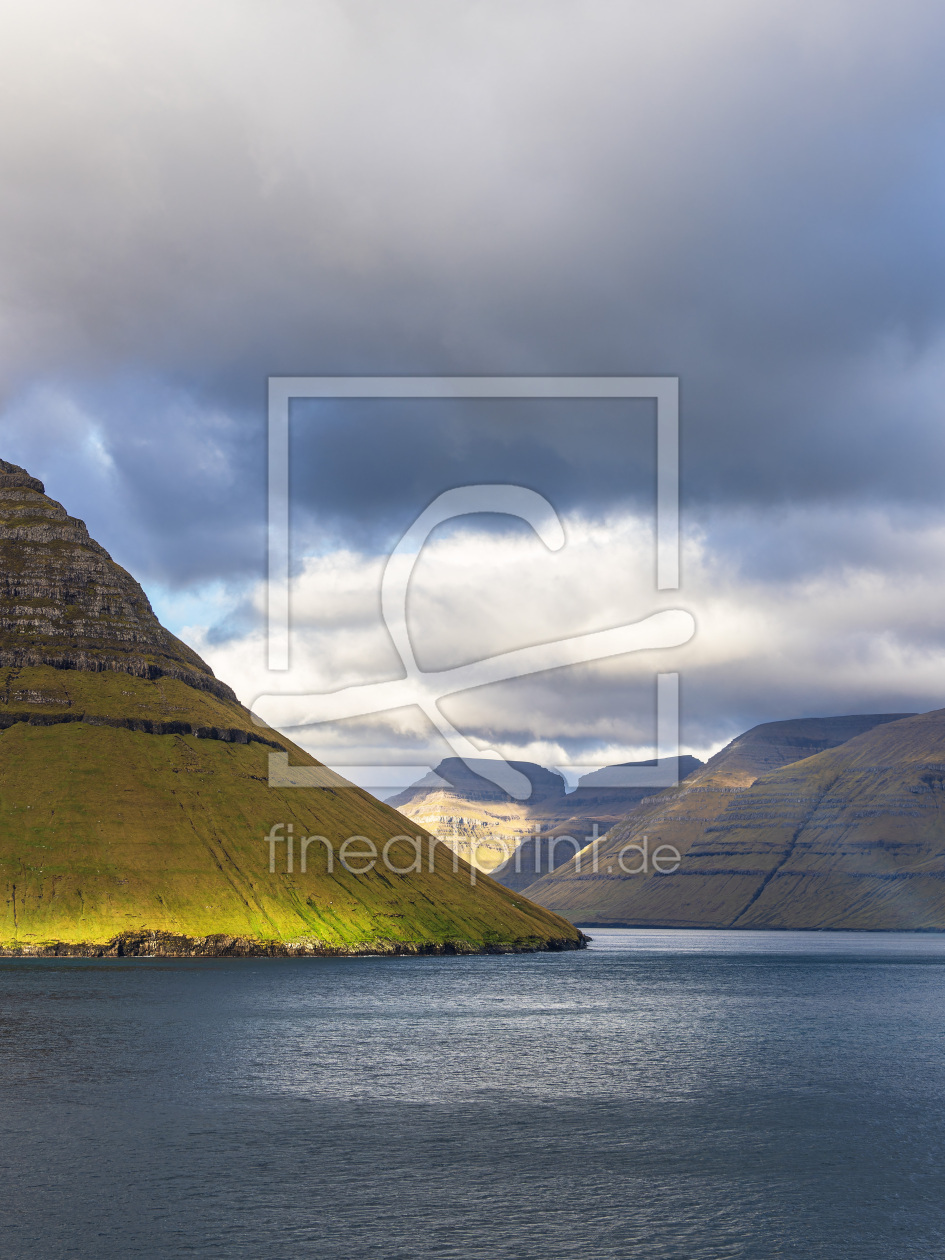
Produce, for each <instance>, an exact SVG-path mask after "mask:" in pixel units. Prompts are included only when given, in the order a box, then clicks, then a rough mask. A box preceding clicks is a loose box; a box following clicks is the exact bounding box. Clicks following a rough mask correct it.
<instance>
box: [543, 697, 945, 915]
mask: <svg viewBox="0 0 945 1260" xmlns="http://www.w3.org/2000/svg"><path fill="white" fill-rule="evenodd" d="M818 745H819V746H820V747H819V748H818V747H817V746H818ZM809 753H812V754H813V755H806V754H809ZM942 762H945V711H940V712H937V713H929V714H921V715H902V714H872V715H865V716H863V715H856V716H852V717H843V718H822V719H801V720H798V721H796V722H777V723H768V724H766V725H764V726H760V727H755V728H754V729H753V730H752V731H749V732H747V734H746V735H743V736H740V737H739V738H738V739H736V740H734V741H733V742H732V743H731V744H730V745H729V746H728V747H727V748H725V749H723V750H722V751H721V752H720V753H718V754H717V755H716V756H715V757H713V758H712V759H711V760H710V761H709V762H708V763H707V765H706V766H705V768H704V769H703V770H701V771H698V772H697V773H696V774H694V775H692V776H691V777H690V778H689V779H688V780H686V782H685V783H683V784H680V786H679V787H678V788H675V789H668V790H667V791H666V792H664V793H663V794H662V795H661V796H659V797H655V798H653V799H652V800H651V801H647V802H645V803H644V804H643V805H641V806H638V807H637V809H636V810H634V811H633V812H632V813H631V814H629V815H628V816H627V818H626V819H625V820H624V821H623V822H622V823H621V824H619V825H618V826H617V827H614V828H613V829H612V830H611V831H610V832H609V833H608V835H607V837H606V839H605V841H604V842H603V843H602V844H601V845H600V847H599V852H598V858H597V869H596V871H595V870H594V869H593V866H592V861H591V855H590V854H589V853H587V851H585V853H584V854H583V855H582V858H583V861H582V862H581V863H579V862H578V861H572V862H571V863H569V864H568V865H567V866H566V867H562V868H560V869H559V870H557V871H556V872H555V873H554V874H553V875H550V876H547V877H545V878H543V879H541V880H539V881H537V882H536V883H534V884H532V885H531V886H530V887H529V896H531V897H534V898H536V899H538V900H540V901H541V902H542V904H547V905H548V906H550V907H553V908H556V909H558V910H559V912H564V913H567V914H569V915H570V916H572V917H573V918H574V919H575V920H576V921H577V922H583V923H601V924H603V923H613V924H617V923H620V924H628V925H651V926H656V925H661V926H679V927H683V926H685V927H692V926H703V927H732V926H734V927H782V928H792V927H793V928H842V927H843V928H862V929H882V928H892V927H897V928H910V929H913V928H932V927H936V928H943V929H945V884H942V882H941V875H940V873H939V870H938V866H939V856H938V855H939V854H940V853H942V854H945V813H943V812H942V802H945V796H943V797H942V802H940V800H939V796H938V795H937V793H938V790H939V784H940V781H941V778H942V776H941V775H940V774H939V770H937V769H936V767H937V766H939V765H940V763H942ZM644 838H645V839H646V843H647V845H648V849H649V852H650V853H652V852H653V851H654V850H655V849H656V848H657V846H660V845H672V846H674V848H675V849H676V850H677V851H678V852H679V854H680V861H679V866H678V869H677V870H675V871H674V872H673V873H671V874H668V873H662V874H660V873H657V872H654V871H653V869H652V866H650V867H649V868H648V870H647V871H646V872H643V873H640V874H625V873H624V871H622V870H621V869H620V861H619V855H620V854H621V852H624V853H625V854H627V855H628V856H627V858H626V860H625V862H624V866H625V867H629V869H631V870H632V869H636V868H637V867H638V866H639V865H640V854H639V849H634V850H629V851H628V850H626V848H625V846H627V845H637V846H641V847H642V844H643V841H644ZM579 866H580V869H579ZM565 907H566V909H565Z"/></svg>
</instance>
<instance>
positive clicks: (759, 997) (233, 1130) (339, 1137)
mask: <svg viewBox="0 0 945 1260" xmlns="http://www.w3.org/2000/svg"><path fill="white" fill-rule="evenodd" d="M591 934H592V936H593V937H594V938H595V939H594V944H593V947H592V948H591V949H589V950H588V951H586V952H582V953H575V954H547V955H540V954H539V955H524V956H504V957H503V956H496V957H483V958H418V959H381V958H360V959H337V960H336V959H278V960H276V959H274V960H269V959H265V960H263V959H260V960H252V959H241V960H233V961H227V960H196V961H166V960H160V959H153V960H149V959H140V960H123V959H116V960H105V961H89V960H65V961H59V960H22V961H21V960H0V1256H2V1257H3V1260H26V1258H29V1260H59V1258H60V1257H63V1258H64V1257H77V1258H81V1260H86V1258H88V1260H93V1258H94V1260H101V1258H102V1257H118V1258H120V1260H125V1258H127V1257H137V1256H146V1257H179V1256H180V1257H185V1256H200V1257H213V1258H216V1257H219V1258H221V1260H222V1258H226V1260H233V1258H242V1257H246V1258H247V1260H276V1258H278V1260H297V1258H299V1257H317V1258H318V1260H334V1258H335V1257H339V1258H341V1257H344V1258H345V1260H354V1258H359V1257H370V1258H374V1257H377V1258H378V1260H394V1258H397V1260H400V1258H401V1257H403V1258H404V1260H407V1258H410V1260H413V1258H416V1257H422V1258H426V1257H431V1258H432V1257H436V1258H437V1260H453V1258H454V1257H455V1258H456V1260H480V1258H481V1260H507V1258H508V1260H513V1258H515V1260H519V1258H526V1257H527V1258H531V1257H536V1258H538V1257H540V1258H541V1260H545V1258H550V1257H555V1258H562V1257H563V1258H570V1257H574V1258H575V1260H617V1258H619V1260H627V1258H629V1257H641V1260H642V1258H644V1257H645V1260H669V1258H672V1260H722V1258H723V1257H724V1258H726V1260H727V1258H729V1257H757V1258H758V1260H773V1258H775V1257H781V1256H792V1257H794V1256H796V1257H803V1258H804V1260H819V1258H821V1257H822V1258H823V1260H836V1258H837V1257H851V1258H855V1260H872V1258H874V1257H875V1258H876V1260H898V1258H903V1260H905V1258H906V1257H909V1258H912V1257H921V1258H922V1260H926V1258H932V1257H935V1258H939V1257H942V1256H945V939H943V938H941V937H938V936H915V935H906V934H903V935H892V934H885V935H875V936H873V935H871V936H859V935H846V934H829V935H826V934H825V935H820V934H808V933H743V932H740V933H727V932H682V931H680V932H655V931H602V930H592V932H591Z"/></svg>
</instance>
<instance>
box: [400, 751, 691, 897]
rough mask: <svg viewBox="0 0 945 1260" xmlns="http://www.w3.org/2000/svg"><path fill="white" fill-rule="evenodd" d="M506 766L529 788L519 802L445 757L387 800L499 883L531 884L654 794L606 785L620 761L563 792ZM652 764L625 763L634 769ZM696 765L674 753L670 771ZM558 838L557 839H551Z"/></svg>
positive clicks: (532, 773) (528, 767)
mask: <svg viewBox="0 0 945 1260" xmlns="http://www.w3.org/2000/svg"><path fill="white" fill-rule="evenodd" d="M509 764H510V765H511V766H513V767H514V769H516V770H518V771H519V772H520V773H521V774H524V775H525V777H526V778H527V779H528V781H529V782H530V783H531V785H532V792H531V796H530V797H529V799H528V800H527V801H518V800H516V799H515V798H514V797H511V796H509V795H507V794H506V793H505V792H503V791H502V789H501V788H499V787H496V785H495V784H494V783H492V782H490V781H489V780H488V779H485V778H483V777H481V776H480V775H478V774H476V773H475V771H474V770H472V769H470V768H469V766H467V764H466V763H465V762H464V761H462V760H460V758H459V757H447V758H446V759H445V760H444V761H441V762H440V764H439V765H438V766H437V767H436V769H435V770H434V771H433V772H432V774H428V775H425V776H424V777H423V778H422V779H419V780H418V781H417V782H416V783H414V784H413V785H412V786H411V787H409V788H407V789H406V791H404V792H401V793H399V794H398V795H397V796H393V797H390V798H389V800H388V804H389V805H393V806H394V807H395V808H396V809H398V810H399V811H400V812H401V813H402V814H405V815H406V816H407V817H408V818H411V819H413V820H414V821H415V822H418V823H419V824H420V825H421V826H423V827H425V828H426V829H427V830H428V831H431V832H433V834H435V835H437V836H438V837H439V838H440V840H442V841H443V842H444V843H445V844H448V845H449V846H450V847H451V848H452V849H453V850H454V851H455V852H457V853H459V854H461V855H462V856H463V857H464V858H465V859H466V860H467V861H473V862H475V863H476V865H477V866H478V867H479V868H480V870H484V871H488V872H489V874H491V875H492V877H493V878H494V879H496V880H498V881H499V882H500V883H502V884H504V885H506V886H507V887H512V888H519V887H521V886H524V885H525V884H530V883H534V881H535V878H536V872H537V871H546V870H549V869H554V866H555V865H556V864H559V863H561V862H562V861H566V860H567V858H568V856H569V855H570V854H571V853H573V852H574V851H575V848H576V847H578V848H580V847H582V846H583V845H584V843H585V842H586V840H588V839H590V838H591V837H592V836H593V835H596V834H599V835H603V833H604V832H605V831H607V829H608V828H609V827H611V826H613V824H614V823H615V822H617V821H619V820H620V819H621V818H623V817H624V816H625V815H626V814H627V812H628V810H630V809H632V808H633V807H634V806H635V805H637V804H638V803H639V802H640V801H641V800H643V799H644V798H645V797H647V796H652V795H653V794H654V793H656V792H659V791H660V789H659V788H658V787H637V788H625V787H609V786H607V782H608V780H609V779H612V778H613V775H612V774H610V775H608V773H607V772H608V771H610V772H612V771H614V770H615V769H622V768H623V767H622V766H621V767H613V766H609V767H607V769H606V771H595V772H593V773H592V774H587V775H584V776H583V777H582V778H581V779H579V780H578V786H577V788H576V789H575V791H573V792H566V791H565V782H564V779H563V777H562V776H561V775H560V774H558V773H556V772H555V771H553V770H546V769H545V768H544V767H543V766H539V765H536V764H535V763H534V762H531V761H512V762H510V763H509ZM655 764H656V763H655V762H653V761H640V762H627V763H625V765H628V766H630V765H632V766H634V767H636V766H655ZM701 765H702V762H701V761H698V760H697V759H696V758H695V757H680V758H679V765H678V773H679V775H680V776H683V775H686V774H689V773H691V772H692V771H693V770H695V769H697V768H698V767H699V766H701ZM595 828H596V830H595ZM536 836H537V837H538V848H537V853H538V860H537V864H536V860H535V859H536ZM563 837H567V839H565V838H563ZM572 837H573V839H572ZM559 838H560V843H559V844H554V843H553V842H554V841H555V840H557V839H559ZM549 846H550V847H549ZM549 861H550V866H549Z"/></svg>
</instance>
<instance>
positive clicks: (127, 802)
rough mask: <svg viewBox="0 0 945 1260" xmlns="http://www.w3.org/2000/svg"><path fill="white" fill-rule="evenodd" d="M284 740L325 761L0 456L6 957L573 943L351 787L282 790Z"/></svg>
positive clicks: (2, 934)
mask: <svg viewBox="0 0 945 1260" xmlns="http://www.w3.org/2000/svg"><path fill="white" fill-rule="evenodd" d="M274 752H279V753H287V754H288V757H289V762H290V764H293V765H296V764H298V765H308V766H314V765H317V764H318V763H317V762H315V761H314V760H313V758H311V757H310V756H308V755H307V754H306V753H304V752H303V751H302V750H301V749H299V748H297V747H296V746H295V745H293V744H292V743H291V742H290V741H289V740H287V739H285V738H284V737H282V736H281V735H279V734H278V733H277V732H275V731H271V730H267V729H264V728H260V727H259V726H258V725H256V724H255V723H254V721H253V718H252V715H251V714H250V713H249V712H248V711H247V710H246V709H245V708H243V707H242V706H241V705H240V704H239V703H238V702H237V701H236V699H235V696H234V695H233V692H232V691H231V690H230V688H229V687H227V686H226V685H225V684H224V683H222V682H220V681H219V680H218V679H216V678H214V676H213V673H212V671H211V670H210V669H209V667H208V666H207V665H206V664H205V663H204V662H203V661H202V660H201V659H200V658H199V657H198V656H197V655H196V653H194V652H192V651H191V649H189V648H188V647H186V645H184V644H183V643H181V642H180V641H179V640H178V639H176V638H175V637H174V636H173V635H172V634H170V633H169V632H168V631H167V630H165V629H164V627H162V626H161V625H160V623H159V622H158V621H157V619H156V618H155V616H154V613H153V612H152V610H151V607H150V605H149V603H148V600H147V598H146V596H145V595H144V592H143V591H142V590H141V588H140V586H139V585H138V584H137V583H136V582H135V581H134V579H133V578H132V577H131V576H130V575H129V574H127V573H126V572H125V571H124V570H123V569H121V568H120V567H119V566H118V565H116V564H115V563H114V562H113V561H112V560H111V558H110V557H109V556H108V553H107V552H105V551H104V549H103V548H101V547H100V546H99V545H98V544H97V543H96V542H94V540H92V539H91V538H90V537H89V535H88V532H87V531H86V529H85V526H84V525H83V524H82V522H81V521H77V520H75V519H74V518H72V517H69V516H68V515H67V513H66V512H65V510H64V509H63V508H62V507H61V506H60V505H59V504H57V503H55V502H54V501H53V500H51V499H49V498H47V497H46V495H45V494H44V493H43V487H42V485H41V483H39V482H37V481H36V480H35V479H34V478H31V477H29V476H28V474H26V473H25V472H24V471H23V470H22V469H20V468H17V467H16V466H15V465H11V464H6V463H3V462H2V461H0V952H5V953H11V952H12V953H17V952H31V953H43V952H48V953H70V952H72V953H101V952H105V953H122V952H123V953H134V952H147V953H183V954H188V953H228V952H229V953H267V952H277V953H278V952H282V953H284V952H289V953H310V952H339V951H341V952H347V951H351V952H358V951H364V950H371V951H377V950H380V951H394V952H398V951H402V952H412V951H416V950H430V951H438V950H454V949H455V950H461V951H466V950H481V949H543V948H574V947H578V946H580V944H581V943H582V938H581V935H580V933H578V932H577V931H576V929H574V928H573V927H572V926H571V925H570V924H569V923H567V922H566V921H565V920H563V919H561V918H559V917H558V916H557V915H555V914H553V913H550V912H548V911H547V910H544V909H542V908H540V907H538V906H536V905H533V904H532V903H530V902H529V901H527V900H526V899H525V898H524V897H522V896H521V895H520V894H513V893H511V892H509V891H508V890H507V889H504V888H501V887H500V886H498V885H497V884H494V883H493V882H492V881H491V880H489V879H488V878H486V877H483V876H477V875H475V873H473V872H471V871H470V869H469V867H468V866H467V865H466V863H465V862H463V861H462V860H461V859H459V858H457V857H455V856H454V855H453V854H452V853H451V852H450V851H449V850H448V849H446V848H445V847H444V846H441V845H438V844H437V843H436V841H435V840H433V839H432V838H431V837H429V836H427V834H426V833H425V832H424V831H423V830H422V829H421V828H419V827H417V826H416V824H413V823H410V822H409V821H408V820H407V819H405V818H404V817H402V816H401V815H400V814H398V813H397V812H396V811H395V810H393V809H391V808H390V807H389V806H386V805H384V804H381V803H380V802H378V801H377V800H375V799H374V798H373V797H371V796H369V795H368V794H367V793H366V792H362V791H361V790H360V789H358V788H355V787H353V786H343V787H341V786H334V787H330V788H309V787H306V788H273V787H270V786H269V784H268V773H269V755H270V753H274ZM273 829H275V834H276V836H277V837H288V836H289V835H291V836H292V842H293V843H292V858H291V862H290V858H289V852H288V844H287V843H286V841H285V840H277V842H275V843H273V844H272V845H270V843H269V841H268V839H267V837H268V836H269V835H270V833H271V832H272V831H273ZM310 836H316V837H319V838H318V839H316V840H312V841H311V842H310V843H309V844H308V845H305V846H304V849H305V870H304V871H303V869H302V860H301V857H302V851H303V839H304V838H305V837H310ZM355 836H358V837H363V838H365V839H364V840H361V841H358V842H356V843H355V844H354V845H353V846H349V849H348V851H347V854H345V853H343V851H342V845H343V844H344V842H345V841H346V840H348V839H349V838H350V837H355ZM398 836H400V837H406V838H401V839H400V840H395V839H394V837H398ZM413 837H419V840H416V841H414V840H413V839H410V838H413ZM368 841H369V842H371V843H372V844H373V845H374V847H375V851H376V853H377V860H376V862H375V864H374V865H373V867H371V869H367V870H363V868H364V867H365V866H366V865H368V863H367V862H366V861H364V860H359V859H357V856H356V855H357V853H358V852H362V851H366V850H367V842H368ZM391 842H392V843H391ZM385 845H388V849H387V859H386V860H384V859H383V850H384V846H385ZM418 848H419V849H420V869H419V870H418V869H413V868H414V867H415V866H416V865H417V860H418V854H417V849H418ZM342 856H346V861H347V867H346V865H345V862H343V861H341V860H340V859H341V857H342ZM270 865H272V867H273V868H274V869H272V870H270ZM290 866H291V869H290ZM349 868H350V869H349ZM362 870H363V873H358V872H362Z"/></svg>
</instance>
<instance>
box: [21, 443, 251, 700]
mask: <svg viewBox="0 0 945 1260" xmlns="http://www.w3.org/2000/svg"><path fill="white" fill-rule="evenodd" d="M0 665H3V666H14V667H15V666H23V665H51V666H53V667H55V668H58V669H79V670H91V671H100V670H117V671H119V672H121V673H126V674H133V675H135V676H136V677H138V678H161V677H168V678H179V679H181V680H182V681H184V682H186V683H188V684H189V685H190V686H191V687H196V688H198V689H200V690H203V691H209V692H211V693H212V694H213V695H217V696H221V697H223V698H225V699H228V700H235V699H236V697H235V695H234V694H233V692H232V690H231V689H230V688H229V687H227V686H226V684H225V683H221V682H219V681H218V680H217V679H216V678H214V676H213V671H212V670H211V669H210V667H209V665H207V664H206V663H205V662H204V661H202V660H201V659H200V657H199V656H198V655H197V653H196V652H193V651H192V650H191V649H190V648H189V647H187V646H186V644H184V643H181V641H180V639H177V638H175V636H174V635H172V634H171V633H170V631H168V630H165V629H164V627H163V626H162V625H161V623H160V622H159V621H158V619H157V617H155V615H154V612H153V610H152V608H151V605H150V603H149V602H148V598H147V596H146V595H145V593H144V591H143V590H142V589H141V587H140V586H139V585H138V583H137V582H136V581H135V580H134V578H133V577H132V576H131V574H129V573H126V572H125V570H124V569H122V568H121V567H120V566H119V565H117V564H116V563H115V562H114V560H112V558H111V556H110V555H109V554H108V552H107V551H106V550H105V548H104V547H101V546H99V544H98V543H97V542H95V540H94V539H92V538H90V537H89V531H88V530H87V529H86V527H85V524H84V522H83V521H80V520H77V519H76V518H75V517H74V516H69V515H68V513H67V512H66V510H65V508H63V507H62V505H61V504H59V503H56V501H55V500H54V499H50V498H48V497H47V496H46V494H45V493H44V487H43V483H42V482H41V481H38V480H37V479H36V478H35V477H31V476H30V475H29V473H27V472H26V471H25V469H23V468H19V467H17V465H16V464H8V463H7V462H6V461H5V460H0Z"/></svg>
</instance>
